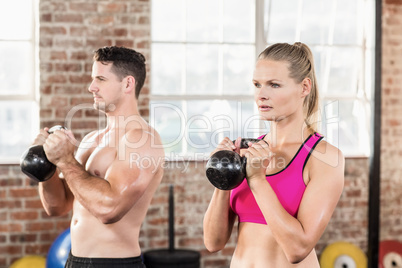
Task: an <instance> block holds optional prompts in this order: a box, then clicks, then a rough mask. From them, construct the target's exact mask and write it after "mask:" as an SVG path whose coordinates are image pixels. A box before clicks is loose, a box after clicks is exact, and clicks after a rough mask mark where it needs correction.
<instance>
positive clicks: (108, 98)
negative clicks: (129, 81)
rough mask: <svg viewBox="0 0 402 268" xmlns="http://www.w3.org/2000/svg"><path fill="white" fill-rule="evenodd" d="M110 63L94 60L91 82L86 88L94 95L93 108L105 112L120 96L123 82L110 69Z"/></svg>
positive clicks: (114, 104)
mask: <svg viewBox="0 0 402 268" xmlns="http://www.w3.org/2000/svg"><path fill="white" fill-rule="evenodd" d="M112 65H113V63H102V62H100V61H95V62H94V63H93V66H92V75H91V77H92V83H91V84H90V85H89V88H88V91H89V92H91V93H92V94H93V97H94V108H95V109H98V110H102V111H105V112H108V111H110V110H113V109H114V108H115V107H116V105H118V102H119V100H120V98H121V96H122V88H123V85H122V84H123V83H122V81H120V79H119V77H118V76H117V75H116V74H115V73H113V72H112V71H111V68H112Z"/></svg>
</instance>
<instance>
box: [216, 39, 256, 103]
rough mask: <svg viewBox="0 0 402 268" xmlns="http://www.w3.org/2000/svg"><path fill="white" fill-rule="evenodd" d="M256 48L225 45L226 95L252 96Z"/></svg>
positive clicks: (224, 71) (224, 78)
mask: <svg viewBox="0 0 402 268" xmlns="http://www.w3.org/2000/svg"><path fill="white" fill-rule="evenodd" d="M254 63H255V47H254V46H252V45H250V46H247V45H225V46H224V47H223V91H224V94H229V95H231V94H241V95H246V94H252V93H253V91H252V90H253V87H252V82H251V81H252V79H253V67H254Z"/></svg>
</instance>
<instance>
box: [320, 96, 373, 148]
mask: <svg viewBox="0 0 402 268" xmlns="http://www.w3.org/2000/svg"><path fill="white" fill-rule="evenodd" d="M369 118H370V107H369V105H367V104H365V103H364V102H362V101H359V100H339V101H326V102H325V103H324V115H323V118H322V119H323V133H324V136H326V138H327V140H328V141H329V142H330V143H331V144H333V145H335V146H336V147H338V148H340V150H341V151H342V152H343V153H344V154H345V155H361V154H365V155H368V154H369V146H367V144H369V143H370V141H369V134H368V133H369V128H368V126H369Z"/></svg>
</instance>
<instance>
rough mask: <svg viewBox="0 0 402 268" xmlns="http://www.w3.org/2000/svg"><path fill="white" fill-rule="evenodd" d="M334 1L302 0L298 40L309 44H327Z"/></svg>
mask: <svg viewBox="0 0 402 268" xmlns="http://www.w3.org/2000/svg"><path fill="white" fill-rule="evenodd" d="M333 3H335V1H330V0H320V1H316V0H304V1H303V16H302V24H301V32H300V40H301V41H302V42H305V43H310V44H327V43H328V41H329V39H328V34H329V33H330V31H329V30H330V23H331V16H332V13H333V12H335V11H334V10H333V9H332V8H333V6H334V5H333Z"/></svg>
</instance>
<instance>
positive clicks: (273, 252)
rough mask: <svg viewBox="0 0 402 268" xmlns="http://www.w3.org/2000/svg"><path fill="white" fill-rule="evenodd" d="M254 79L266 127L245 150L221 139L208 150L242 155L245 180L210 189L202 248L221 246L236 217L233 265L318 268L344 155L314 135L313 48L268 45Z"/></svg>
mask: <svg viewBox="0 0 402 268" xmlns="http://www.w3.org/2000/svg"><path fill="white" fill-rule="evenodd" d="M253 84H254V86H255V102H256V104H257V106H258V110H259V114H260V117H261V118H262V119H263V120H267V121H270V128H271V129H270V131H269V132H268V134H267V135H264V136H262V137H260V139H263V140H264V141H265V142H264V141H260V142H259V143H255V144H253V145H251V144H250V145H251V146H250V147H249V148H248V149H245V150H242V151H240V150H239V149H238V147H239V144H240V143H239V142H240V140H239V139H238V140H237V141H236V142H235V144H233V142H232V141H231V140H230V139H229V138H225V139H224V140H223V141H222V142H221V143H220V144H219V146H218V147H217V149H216V150H215V151H214V152H216V151H218V150H233V151H237V152H239V153H241V154H242V155H244V156H245V157H247V168H246V170H247V177H246V178H245V180H244V181H243V183H242V184H241V185H239V186H238V187H237V188H235V189H233V190H232V191H223V190H219V189H215V191H214V193H213V196H212V199H211V201H210V204H209V207H208V209H207V211H206V214H205V218H204V243H205V246H206V248H207V249H208V250H209V251H211V252H216V251H219V250H221V249H223V248H224V247H225V245H226V243H227V241H228V240H229V238H230V235H231V233H232V229H233V226H234V223H235V220H236V218H238V221H239V225H238V239H237V245H236V249H235V252H234V254H233V257H232V260H231V265H230V267H231V268H244V267H254V268H269V267H281V268H285V267H306V268H314V267H317V268H318V267H319V262H318V259H317V255H316V253H315V250H314V247H315V245H316V244H317V242H318V240H319V239H320V237H321V235H322V233H323V232H324V230H325V228H326V226H327V224H328V222H329V220H330V218H331V216H332V214H333V211H334V209H335V207H336V205H337V203H338V200H339V198H340V196H341V193H342V190H343V184H344V157H343V155H342V152H341V151H340V150H339V149H337V148H336V147H334V146H332V145H331V144H329V143H328V142H326V141H324V140H323V139H322V138H323V137H322V135H320V134H319V133H317V129H316V123H317V119H316V118H315V115H317V114H318V107H319V104H318V100H319V97H318V87H317V82H316V75H315V70H314V63H313V56H312V53H311V50H310V49H309V48H308V46H307V45H305V44H303V43H299V42H298V43H295V44H293V45H290V44H286V43H282V44H274V45H271V46H269V47H267V48H266V49H265V50H264V51H263V52H262V53H261V54H260V55H259V57H258V60H257V62H256V66H255V70H254V75H253ZM267 144H268V145H267Z"/></svg>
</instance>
